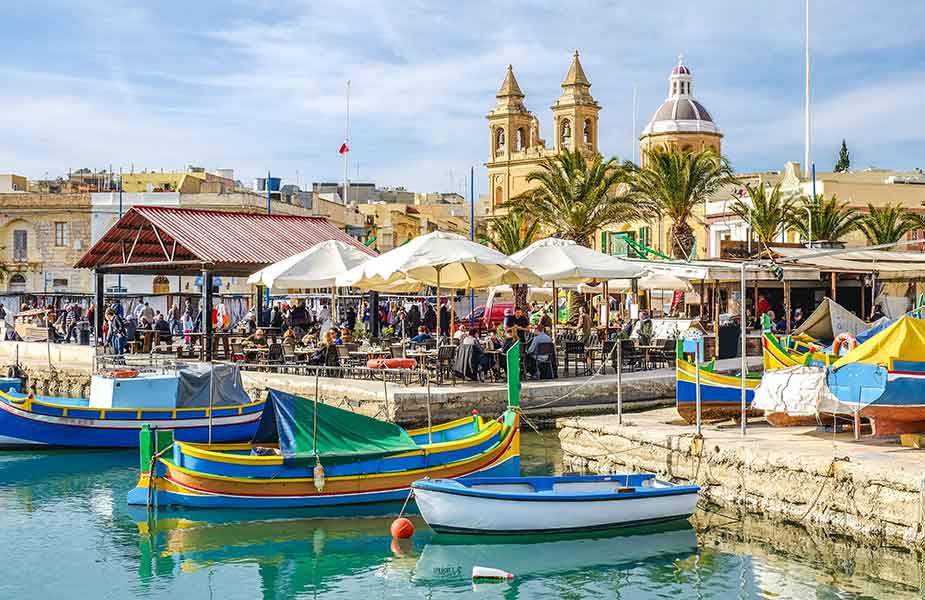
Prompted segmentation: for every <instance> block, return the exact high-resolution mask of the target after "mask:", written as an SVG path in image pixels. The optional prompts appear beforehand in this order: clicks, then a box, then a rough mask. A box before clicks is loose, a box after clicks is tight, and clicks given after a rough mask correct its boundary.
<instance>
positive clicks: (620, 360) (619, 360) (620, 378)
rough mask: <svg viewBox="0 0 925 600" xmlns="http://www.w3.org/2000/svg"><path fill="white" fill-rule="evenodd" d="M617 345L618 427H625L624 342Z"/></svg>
mask: <svg viewBox="0 0 925 600" xmlns="http://www.w3.org/2000/svg"><path fill="white" fill-rule="evenodd" d="M615 343H616V344H617V346H616V350H617V425H623V340H616V342H615Z"/></svg>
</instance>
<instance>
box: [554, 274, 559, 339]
mask: <svg viewBox="0 0 925 600" xmlns="http://www.w3.org/2000/svg"><path fill="white" fill-rule="evenodd" d="M558 320H559V297H558V296H557V295H556V280H555V279H553V280H552V343H553V344H555V343H556V322H557V321H558Z"/></svg>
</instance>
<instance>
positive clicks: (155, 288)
mask: <svg viewBox="0 0 925 600" xmlns="http://www.w3.org/2000/svg"><path fill="white" fill-rule="evenodd" d="M151 293H153V294H169V293H170V280H169V279H167V278H166V277H165V276H163V275H158V276H156V277H155V278H154V281H152V282H151Z"/></svg>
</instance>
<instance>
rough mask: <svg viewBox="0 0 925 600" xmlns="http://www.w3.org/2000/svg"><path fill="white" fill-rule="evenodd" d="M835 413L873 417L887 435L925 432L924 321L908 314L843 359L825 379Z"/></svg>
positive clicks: (880, 431)
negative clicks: (836, 400)
mask: <svg viewBox="0 0 925 600" xmlns="http://www.w3.org/2000/svg"><path fill="white" fill-rule="evenodd" d="M826 382H827V383H828V386H829V390H831V392H832V394H834V395H835V397H836V398H837V399H838V406H833V407H827V408H829V409H830V410H831V412H847V413H852V414H853V413H856V414H857V415H858V416H860V417H866V418H868V419H870V420H871V423H872V426H873V434H874V436H876V437H886V436H893V435H899V434H903V433H919V432H923V431H925V321H923V320H922V319H917V318H915V317H912V316H909V315H906V316H903V317H901V318H899V319H898V320H896V321H895V322H893V323H892V324H891V325H890V326H889V327H887V328H886V329H884V330H883V331H882V332H880V333H879V334H877V335H876V336H875V337H874V338H873V339H871V340H869V341H868V342H866V343H864V344H862V345H860V346H858V347H857V348H855V349H854V350H852V351H851V352H849V353H848V354H845V355H844V356H842V357H841V358H839V359H838V361H836V362H835V363H834V364H833V365H832V366H831V367H830V368H829V372H828V375H827V378H826Z"/></svg>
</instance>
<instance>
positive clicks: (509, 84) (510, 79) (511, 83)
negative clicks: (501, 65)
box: [496, 65, 524, 98]
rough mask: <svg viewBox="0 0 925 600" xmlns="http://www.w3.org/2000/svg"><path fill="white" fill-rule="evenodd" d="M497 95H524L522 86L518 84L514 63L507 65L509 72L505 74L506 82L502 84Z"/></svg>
mask: <svg viewBox="0 0 925 600" xmlns="http://www.w3.org/2000/svg"><path fill="white" fill-rule="evenodd" d="M496 97H497V98H507V97H514V98H523V97H524V93H523V92H522V91H521V90H520V86H519V85H518V84H517V78H516V77H514V67H513V66H512V65H508V66H507V73H506V74H505V76H504V82H503V83H502V84H501V88H500V89H499V90H498V93H497V94H496Z"/></svg>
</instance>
